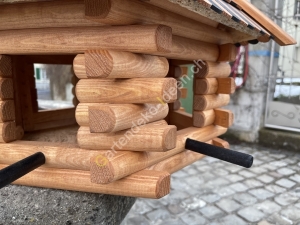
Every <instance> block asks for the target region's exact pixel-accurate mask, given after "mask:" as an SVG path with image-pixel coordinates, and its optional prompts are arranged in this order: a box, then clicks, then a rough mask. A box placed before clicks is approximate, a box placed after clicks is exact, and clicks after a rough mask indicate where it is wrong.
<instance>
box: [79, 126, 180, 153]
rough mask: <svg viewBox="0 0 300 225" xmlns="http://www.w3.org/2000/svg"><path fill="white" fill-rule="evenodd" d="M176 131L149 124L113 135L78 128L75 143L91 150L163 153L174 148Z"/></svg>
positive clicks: (168, 127) (171, 127)
mask: <svg viewBox="0 0 300 225" xmlns="http://www.w3.org/2000/svg"><path fill="white" fill-rule="evenodd" d="M176 131H177V129H176V127H175V126H168V125H152V124H151V123H150V124H147V125H144V126H136V127H133V128H131V129H128V130H124V131H118V132H115V133H91V132H90V128H89V127H80V128H79V130H78V133H77V142H78V145H79V146H80V147H81V148H83V149H91V150H107V149H112V151H116V150H122V151H126V150H127V151H149V152H150V151H153V152H164V151H168V150H170V149H173V148H175V146H176Z"/></svg>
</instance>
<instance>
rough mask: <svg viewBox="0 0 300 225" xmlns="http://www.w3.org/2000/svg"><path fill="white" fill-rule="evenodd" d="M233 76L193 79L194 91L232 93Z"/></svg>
mask: <svg viewBox="0 0 300 225" xmlns="http://www.w3.org/2000/svg"><path fill="white" fill-rule="evenodd" d="M235 88H236V85H235V81H234V79H233V78H231V77H229V78H204V79H195V86H194V93H195V94H197V95H210V94H233V93H234V92H235Z"/></svg>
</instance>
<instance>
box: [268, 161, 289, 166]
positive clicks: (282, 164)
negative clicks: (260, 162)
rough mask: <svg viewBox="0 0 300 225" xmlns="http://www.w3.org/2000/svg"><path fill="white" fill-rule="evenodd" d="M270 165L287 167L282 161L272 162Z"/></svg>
mask: <svg viewBox="0 0 300 225" xmlns="http://www.w3.org/2000/svg"><path fill="white" fill-rule="evenodd" d="M270 165H271V166H275V167H284V166H287V163H286V162H284V161H274V162H270Z"/></svg>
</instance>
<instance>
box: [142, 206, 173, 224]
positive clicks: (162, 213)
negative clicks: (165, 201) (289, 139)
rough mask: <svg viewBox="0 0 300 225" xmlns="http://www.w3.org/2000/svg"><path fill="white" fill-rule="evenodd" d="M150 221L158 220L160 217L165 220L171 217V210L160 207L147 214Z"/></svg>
mask: <svg viewBox="0 0 300 225" xmlns="http://www.w3.org/2000/svg"><path fill="white" fill-rule="evenodd" d="M146 216H147V217H148V219H149V220H150V221H152V222H153V221H157V220H159V219H162V220H165V219H167V218H169V217H170V213H169V211H168V210H167V209H166V208H165V207H160V208H159V209H156V210H154V211H152V212H149V213H147V214H146Z"/></svg>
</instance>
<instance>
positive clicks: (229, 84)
mask: <svg viewBox="0 0 300 225" xmlns="http://www.w3.org/2000/svg"><path fill="white" fill-rule="evenodd" d="M217 81H218V91H217V93H218V94H233V93H234V92H235V90H236V84H235V80H234V79H233V78H232V77H229V78H217Z"/></svg>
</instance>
